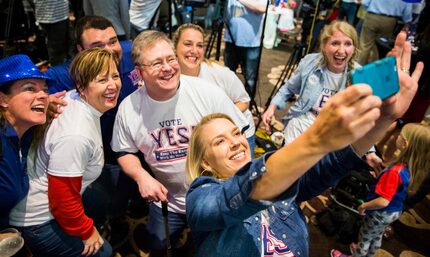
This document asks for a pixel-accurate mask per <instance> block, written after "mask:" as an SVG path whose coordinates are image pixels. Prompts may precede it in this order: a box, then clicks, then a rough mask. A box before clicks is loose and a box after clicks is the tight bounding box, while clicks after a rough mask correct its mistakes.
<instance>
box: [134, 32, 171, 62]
mask: <svg viewBox="0 0 430 257" xmlns="http://www.w3.org/2000/svg"><path fill="white" fill-rule="evenodd" d="M160 41H165V42H167V43H168V44H169V45H170V46H171V47H172V50H173V52H176V51H175V47H174V46H173V43H172V41H171V40H170V39H169V38H168V37H167V35H166V34H164V33H163V32H160V31H156V30H147V31H144V32H142V33H140V34H139V35H138V36H137V37H136V38H135V39H134V41H133V46H132V48H131V55H132V57H133V61H134V63H135V65H137V66H141V65H142V63H143V60H142V59H143V56H142V49H145V48H148V47H151V46H154V45H155V44H156V43H158V42H160Z"/></svg>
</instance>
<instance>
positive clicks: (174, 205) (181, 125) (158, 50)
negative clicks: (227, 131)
mask: <svg viewBox="0 0 430 257" xmlns="http://www.w3.org/2000/svg"><path fill="white" fill-rule="evenodd" d="M132 55H133V59H134V62H135V65H136V69H137V70H138V71H139V73H140V76H141V78H142V79H143V86H142V87H141V88H140V89H139V90H137V91H135V92H134V93H132V94H131V95H129V96H128V97H127V98H126V99H124V101H123V102H122V103H121V105H120V106H119V108H118V113H117V116H116V120H115V125H114V132H113V137H112V149H113V150H114V151H116V152H118V156H119V157H118V163H119V165H120V166H121V168H122V170H123V171H124V172H125V173H126V174H128V175H129V176H130V177H131V178H133V179H134V180H135V181H136V183H137V184H138V187H139V192H140V195H141V196H142V197H143V198H144V199H146V200H147V201H148V202H150V205H149V220H148V224H147V227H146V228H147V234H148V237H147V238H145V242H148V245H149V246H150V247H151V248H152V249H151V256H158V254H160V255H162V253H163V250H164V249H165V247H166V241H165V240H166V236H165V230H164V229H165V227H164V223H163V215H162V209H161V208H160V207H161V202H163V203H167V202H168V210H169V212H168V221H169V227H170V237H171V241H172V245H175V242H176V241H177V240H178V239H179V237H180V235H181V233H182V231H183V229H184V228H185V226H186V217H185V194H186V192H187V186H186V173H185V160H186V155H187V150H188V144H189V140H190V135H191V132H192V129H193V128H194V126H195V125H196V124H197V123H198V122H199V121H200V119H201V118H202V117H203V116H205V115H207V114H210V113H214V112H222V113H225V114H227V115H229V116H230V117H232V118H233V120H234V121H235V122H236V124H237V125H238V126H239V127H240V128H245V129H246V127H247V126H248V122H247V120H246V118H245V117H244V116H243V115H242V113H241V112H240V110H239V109H238V108H236V107H235V106H234V104H233V102H232V101H231V100H230V99H229V98H228V97H227V95H225V93H224V92H222V91H221V90H220V89H219V88H218V87H216V86H215V85H205V86H204V87H202V84H204V83H205V84H210V83H209V82H207V81H205V80H202V79H200V78H197V77H190V76H186V75H181V71H180V67H179V64H178V61H177V58H176V55H175V51H174V46H173V43H172V42H171V41H170V39H168V38H167V36H166V35H165V34H164V33H162V32H158V31H145V32H142V33H141V34H139V35H138V36H137V37H136V39H135V40H134V42H133V47H132ZM248 127H249V126H248ZM139 152H141V153H143V155H144V158H145V161H146V163H147V164H148V165H149V168H150V169H151V170H152V172H153V174H154V177H152V176H151V175H150V174H149V173H148V171H147V170H145V169H144V168H143V167H142V165H141V164H140V161H139V159H138V158H137V157H136V155H135V154H136V153H139Z"/></svg>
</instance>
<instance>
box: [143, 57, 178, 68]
mask: <svg viewBox="0 0 430 257" xmlns="http://www.w3.org/2000/svg"><path fill="white" fill-rule="evenodd" d="M165 63H166V64H167V65H169V66H170V67H172V66H174V65H177V64H178V58H176V56H171V57H168V58H167V59H164V60H155V61H153V62H151V63H150V64H144V63H141V64H139V65H140V66H144V67H149V68H150V69H151V70H153V71H160V70H161V68H163V65H164V64H165Z"/></svg>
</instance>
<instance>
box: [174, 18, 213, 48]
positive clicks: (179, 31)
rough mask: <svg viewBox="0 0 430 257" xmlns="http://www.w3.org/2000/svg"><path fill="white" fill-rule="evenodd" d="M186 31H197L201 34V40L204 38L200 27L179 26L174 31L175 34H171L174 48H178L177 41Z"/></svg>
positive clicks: (190, 25)
mask: <svg viewBox="0 0 430 257" xmlns="http://www.w3.org/2000/svg"><path fill="white" fill-rule="evenodd" d="M187 29H194V30H197V31H198V32H200V33H201V34H202V36H203V39H204V38H205V31H204V30H203V28H202V27H200V26H199V25H196V24H193V23H185V24H182V25H181V26H179V27H178V28H177V29H176V31H175V33H174V34H173V44H174V45H175V48H176V47H178V43H179V39H180V38H181V36H182V33H183V32H184V31H185V30H187Z"/></svg>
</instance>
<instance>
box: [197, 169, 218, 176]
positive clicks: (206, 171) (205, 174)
mask: <svg viewBox="0 0 430 257" xmlns="http://www.w3.org/2000/svg"><path fill="white" fill-rule="evenodd" d="M214 175H215V174H214V173H213V171H211V170H207V169H204V170H202V172H200V176H207V177H213V176H214Z"/></svg>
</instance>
